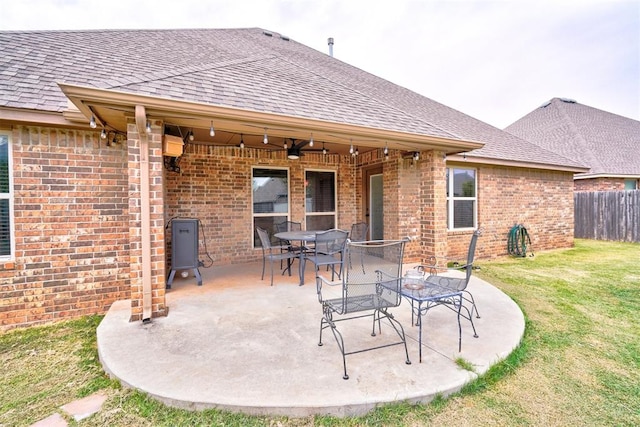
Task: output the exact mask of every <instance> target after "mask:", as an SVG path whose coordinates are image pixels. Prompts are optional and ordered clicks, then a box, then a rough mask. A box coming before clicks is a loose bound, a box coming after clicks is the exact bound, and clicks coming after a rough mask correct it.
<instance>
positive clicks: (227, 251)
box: [165, 144, 358, 268]
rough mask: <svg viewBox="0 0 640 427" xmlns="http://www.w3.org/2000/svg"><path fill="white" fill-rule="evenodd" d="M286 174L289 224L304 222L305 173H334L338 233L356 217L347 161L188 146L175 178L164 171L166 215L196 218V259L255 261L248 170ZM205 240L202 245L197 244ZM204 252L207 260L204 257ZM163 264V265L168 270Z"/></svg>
mask: <svg viewBox="0 0 640 427" xmlns="http://www.w3.org/2000/svg"><path fill="white" fill-rule="evenodd" d="M254 166H258V167H275V168H288V169H289V188H290V194H289V204H290V210H291V213H290V218H291V220H292V221H297V222H302V223H303V226H304V219H305V210H304V209H305V207H304V196H305V182H304V173H305V170H323V171H335V172H336V176H337V188H336V192H337V195H338V200H337V202H338V205H337V211H338V224H337V226H338V228H342V229H346V230H348V229H350V227H351V224H352V223H353V222H355V220H356V217H357V211H358V207H357V205H358V204H357V203H356V192H355V178H356V167H355V163H354V162H353V161H352V160H351V158H350V157H349V156H338V155H331V154H328V155H326V156H323V155H322V154H321V153H315V152H313V153H312V152H307V153H306V154H305V156H303V157H301V158H300V159H298V160H289V159H287V158H286V152H285V151H284V150H275V151H269V150H260V149H250V148H244V149H240V148H235V147H207V146H201V145H196V144H189V145H187V146H186V147H185V152H184V155H183V156H182V158H181V160H180V169H181V172H180V173H175V172H171V171H168V170H165V194H166V215H165V223H166V224H168V223H169V221H170V220H171V219H172V218H175V217H188V218H197V219H199V220H200V223H201V225H202V227H201V228H202V229H201V236H200V238H201V239H200V244H199V248H200V259H201V260H203V261H207V262H209V259H208V256H210V257H211V259H212V261H213V265H225V264H236V263H244V262H249V261H258V260H260V259H261V257H262V250H261V249H260V248H254V247H253V243H252V242H253V232H254V231H253V227H252V225H251V224H252V208H251V206H252V205H251V198H252V192H251V191H252V190H251V176H252V167H254ZM204 238H206V242H205V241H203V239H204ZM166 243H167V258H169V256H170V254H171V230H170V227H168V228H167V230H166ZM205 243H206V248H207V249H208V252H209V253H208V256H207V254H205V253H204V249H205ZM170 265H171V264H170V260H169V259H167V266H168V268H169V267H170Z"/></svg>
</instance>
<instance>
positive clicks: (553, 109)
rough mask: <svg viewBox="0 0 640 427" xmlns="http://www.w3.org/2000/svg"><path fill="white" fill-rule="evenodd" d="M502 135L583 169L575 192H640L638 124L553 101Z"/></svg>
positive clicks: (576, 179) (569, 102) (573, 103)
mask: <svg viewBox="0 0 640 427" xmlns="http://www.w3.org/2000/svg"><path fill="white" fill-rule="evenodd" d="M505 131H507V132H509V133H512V134H514V135H516V136H518V137H519V138H523V139H526V140H527V141H530V142H532V143H534V144H536V145H539V146H540V147H543V148H545V149H547V150H552V151H555V152H557V153H559V154H561V155H563V156H565V157H568V158H570V159H574V160H576V161H578V162H580V163H582V164H583V165H585V166H587V167H588V168H589V170H588V171H586V172H583V173H578V174H576V175H574V177H573V179H574V184H575V190H576V191H616V190H637V189H640V121H637V120H633V119H629V118H626V117H623V116H619V115H617V114H613V113H609V112H607V111H602V110H598V109H597V108H593V107H589V106H586V105H582V104H580V103H578V102H576V101H574V100H572V99H566V98H553V99H552V100H551V101H549V102H546V103H544V104H543V105H542V106H540V107H539V108H537V109H535V110H533V111H532V112H530V113H529V114H527V115H526V116H524V117H522V118H521V119H519V120H517V121H516V122H514V123H512V124H511V125H509V126H508V127H507V128H506V129H505Z"/></svg>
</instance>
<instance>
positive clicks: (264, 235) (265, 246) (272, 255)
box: [256, 227, 298, 286]
mask: <svg viewBox="0 0 640 427" xmlns="http://www.w3.org/2000/svg"><path fill="white" fill-rule="evenodd" d="M256 232H257V233H258V237H259V238H260V244H261V245H262V277H261V278H260V280H264V269H265V264H266V261H267V259H268V260H269V264H270V265H271V286H273V262H274V261H282V260H286V261H287V269H286V270H284V271H283V272H282V274H284V272H285V271H287V270H288V271H289V276H291V262H292V260H293V259H294V258H295V257H297V256H298V255H296V254H295V253H293V252H290V251H284V252H282V251H280V247H279V246H275V247H274V246H272V245H271V239H270V237H269V233H268V232H267V230H265V229H264V228H260V227H256ZM276 250H277V252H276Z"/></svg>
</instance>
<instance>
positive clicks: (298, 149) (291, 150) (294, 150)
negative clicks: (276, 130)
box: [285, 138, 329, 160]
mask: <svg viewBox="0 0 640 427" xmlns="http://www.w3.org/2000/svg"><path fill="white" fill-rule="evenodd" d="M287 139H289V140H290V141H291V146H289V145H288V144H287V143H286V140H285V147H286V148H287V158H289V159H291V160H297V159H299V158H300V156H303V155H304V153H303V152H302V149H303V148H304V147H306V146H307V145H309V144H311V146H313V139H311V140H308V141H303V140H300V141H299V142H298V143H296V139H294V138H287ZM305 151H321V152H322V153H324V154H326V153H327V151H329V150H327V149H325V148H324V146H323V148H321V149H307V150H305Z"/></svg>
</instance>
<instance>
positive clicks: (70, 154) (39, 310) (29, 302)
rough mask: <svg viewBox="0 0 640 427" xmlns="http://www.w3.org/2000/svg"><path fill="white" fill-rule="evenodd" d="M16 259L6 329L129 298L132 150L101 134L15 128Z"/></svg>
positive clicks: (8, 279) (3, 295) (6, 276)
mask: <svg viewBox="0 0 640 427" xmlns="http://www.w3.org/2000/svg"><path fill="white" fill-rule="evenodd" d="M10 135H11V149H12V154H13V180H14V191H15V197H14V202H15V204H14V230H15V234H14V238H15V248H16V251H15V259H14V261H11V262H3V263H0V328H2V329H3V330H4V329H10V328H13V327H16V326H27V325H35V324H41V323H45V322H50V321H54V320H58V319H63V318H70V317H77V316H81V315H87V314H96V313H104V312H106V310H107V309H108V308H109V307H110V305H111V304H112V303H113V302H114V301H116V300H119V299H126V298H129V295H130V293H129V289H130V288H129V212H128V209H129V204H128V200H127V198H128V189H127V184H128V182H127V171H126V169H127V150H126V147H123V146H121V145H116V146H112V147H107V146H106V144H105V143H104V140H101V139H100V134H99V132H84V131H74V130H62V129H51V128H43V127H26V126H14V127H13V129H12V131H11V132H10Z"/></svg>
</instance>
